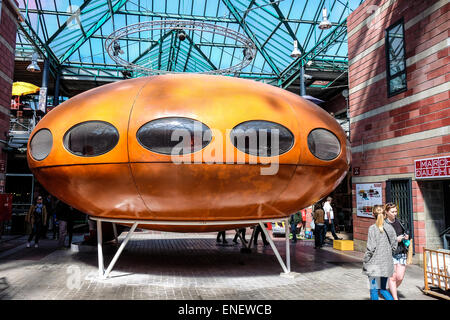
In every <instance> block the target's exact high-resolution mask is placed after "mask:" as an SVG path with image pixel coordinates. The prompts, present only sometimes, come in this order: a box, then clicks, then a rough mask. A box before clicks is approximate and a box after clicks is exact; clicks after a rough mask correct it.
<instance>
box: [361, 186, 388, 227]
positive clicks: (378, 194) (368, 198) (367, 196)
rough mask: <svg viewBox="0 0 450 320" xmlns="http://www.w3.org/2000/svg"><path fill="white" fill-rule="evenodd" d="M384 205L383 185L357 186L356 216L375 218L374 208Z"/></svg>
mask: <svg viewBox="0 0 450 320" xmlns="http://www.w3.org/2000/svg"><path fill="white" fill-rule="evenodd" d="M376 204H380V205H382V204H383V193H382V185H381V183H364V184H356V215H357V216H359V217H366V218H373V215H372V208H373V206H374V205H376Z"/></svg>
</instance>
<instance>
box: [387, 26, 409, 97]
mask: <svg viewBox="0 0 450 320" xmlns="http://www.w3.org/2000/svg"><path fill="white" fill-rule="evenodd" d="M404 31H405V30H404V25H403V19H401V20H400V21H398V22H396V23H395V24H393V25H392V26H390V27H389V28H387V29H386V79H387V88H388V97H392V96H394V95H396V94H398V93H400V92H403V91H406V89H407V87H406V58H405V32H404Z"/></svg>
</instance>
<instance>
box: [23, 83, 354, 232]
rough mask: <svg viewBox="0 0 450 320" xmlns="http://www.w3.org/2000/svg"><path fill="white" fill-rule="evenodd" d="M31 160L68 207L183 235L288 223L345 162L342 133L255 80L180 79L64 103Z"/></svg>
mask: <svg viewBox="0 0 450 320" xmlns="http://www.w3.org/2000/svg"><path fill="white" fill-rule="evenodd" d="M27 156H28V164H29V166H30V169H31V170H32V172H33V173H34V175H35V176H36V178H37V179H38V180H39V182H40V183H41V184H42V185H43V186H44V187H45V188H46V189H47V190H48V191H49V192H50V193H52V194H53V195H54V196H56V197H57V198H59V199H61V200H63V201H64V202H66V203H68V204H69V205H71V206H73V207H75V208H77V209H79V210H81V211H83V212H85V213H87V214H89V215H92V216H97V217H102V218H111V219H127V220H147V221H153V222H159V221H161V224H152V225H144V224H142V225H139V227H141V228H149V229H157V230H165V231H179V232H199V231H216V230H224V229H231V228H234V227H236V225H230V224H229V223H230V222H233V221H243V220H255V221H257V220H264V219H278V218H284V217H287V216H289V215H290V214H292V213H294V212H296V211H297V210H299V209H302V208H304V207H306V206H309V205H311V204H312V203H314V202H316V201H318V200H320V199H321V198H323V197H324V196H326V195H327V194H329V193H330V192H331V191H332V190H333V189H334V188H335V187H336V186H337V185H338V184H339V183H340V182H341V180H342V179H343V178H344V176H345V174H346V173H347V170H348V167H349V162H350V159H349V146H348V142H347V139H346V135H345V133H344V131H343V130H342V128H341V127H340V125H339V124H338V123H337V122H336V121H335V120H334V119H333V118H332V117H331V116H330V115H329V114H328V113H327V112H325V111H324V110H322V109H321V108H319V107H318V106H316V105H315V104H313V103H311V102H309V101H307V100H305V99H303V98H301V97H299V96H297V95H295V94H293V93H290V92H287V91H285V90H282V89H279V88H276V87H273V86H270V85H267V84H263V83H259V82H255V81H251V80H243V79H237V78H231V77H224V76H209V75H187V74H183V75H163V76H154V77H145V78H137V79H132V80H124V81H120V82H117V83H113V84H108V85H105V86H101V87H99V88H95V89H92V90H89V91H87V92H84V93H82V94H79V95H77V96H75V97H73V98H71V99H70V100H68V101H66V102H64V103H62V104H61V105H59V106H58V107H57V108H55V109H54V110H52V111H51V112H49V113H48V114H47V115H46V116H45V117H44V118H43V119H42V120H41V121H40V122H39V123H38V125H37V126H36V128H35V129H34V131H33V132H32V134H31V138H30V140H29V143H28V152H27ZM168 221H170V222H177V225H172V224H167V223H166V224H165V223H164V222H168ZM220 221H227V223H228V224H224V225H217V224H216V225H214V224H210V223H211V222H214V223H217V222H220ZM196 222H200V223H201V222H204V223H205V224H204V225H197V224H196ZM252 224H256V222H255V223H252ZM249 225H250V224H249Z"/></svg>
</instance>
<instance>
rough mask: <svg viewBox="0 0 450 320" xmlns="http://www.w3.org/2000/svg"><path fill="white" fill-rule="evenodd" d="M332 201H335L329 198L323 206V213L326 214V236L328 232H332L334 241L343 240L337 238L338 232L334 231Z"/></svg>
mask: <svg viewBox="0 0 450 320" xmlns="http://www.w3.org/2000/svg"><path fill="white" fill-rule="evenodd" d="M331 201H333V198H331V197H327V201H325V203H324V204H323V211H324V212H325V236H326V234H327V231H331V234H332V235H333V238H334V240H342V238H339V237H338V236H337V234H336V230H335V229H334V212H333V207H332V206H331Z"/></svg>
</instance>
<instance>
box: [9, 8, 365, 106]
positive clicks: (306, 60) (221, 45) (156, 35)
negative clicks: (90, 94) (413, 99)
mask: <svg viewBox="0 0 450 320" xmlns="http://www.w3.org/2000/svg"><path fill="white" fill-rule="evenodd" d="M18 2H19V9H20V11H21V13H22V16H23V17H24V19H25V21H24V22H22V23H20V25H19V28H18V34H17V44H16V65H15V75H14V77H15V79H14V80H15V81H28V82H31V83H34V84H36V85H38V86H39V85H40V84H41V78H42V75H41V74H36V73H29V72H27V71H26V66H27V65H28V63H29V61H30V60H31V56H32V53H33V52H34V51H36V50H37V51H38V52H39V54H40V57H41V60H40V63H39V65H40V67H41V69H42V68H43V64H42V59H43V58H44V57H45V58H47V59H48V60H49V62H50V83H49V93H50V94H51V93H52V91H53V88H54V84H53V82H54V80H55V78H56V75H57V74H59V75H60V84H61V93H62V95H65V96H67V97H71V96H73V95H75V94H78V93H80V92H82V91H85V90H87V89H90V88H93V87H95V86H98V85H101V84H104V83H107V82H111V81H117V80H122V79H124V78H127V77H130V76H131V77H137V76H141V74H137V72H131V74H130V73H129V70H127V69H126V68H125V67H124V66H121V65H117V64H116V63H115V62H114V61H113V60H112V59H111V57H109V56H108V54H107V52H106V50H105V48H104V43H105V40H106V38H107V37H108V35H110V34H111V33H112V32H114V31H116V30H118V29H120V28H122V27H125V26H128V25H131V24H136V23H140V22H146V21H155V20H190V21H191V20H194V21H201V22H207V23H210V24H215V25H218V26H223V27H226V28H229V29H232V30H234V31H237V32H239V33H242V34H244V35H245V36H247V37H248V38H249V39H251V40H252V42H253V43H254V45H255V47H256V49H257V52H256V56H255V58H254V59H253V60H252V61H251V63H250V64H249V65H248V66H247V67H245V68H244V69H242V70H240V71H239V72H238V73H234V74H232V75H231V76H237V77H241V78H248V79H254V80H257V81H264V82H266V83H269V84H272V85H275V86H279V87H281V88H284V89H287V90H290V91H293V92H296V93H299V92H300V86H299V84H300V81H299V77H300V66H301V65H302V64H303V65H304V66H305V69H306V72H305V73H306V74H307V75H309V76H311V77H309V76H307V80H306V85H307V91H306V92H307V94H308V95H312V96H315V97H317V98H320V99H322V100H328V99H329V98H331V97H333V96H334V95H336V94H337V93H339V92H341V91H342V90H343V89H345V86H346V85H347V68H348V58H347V28H346V18H347V16H348V15H349V14H350V13H351V12H352V11H353V10H355V9H356V8H357V7H358V6H359V5H360V4H361V3H362V2H363V0H178V1H174V0H170V1H169V0H18ZM324 7H326V8H327V10H328V20H329V21H330V22H331V24H332V27H331V28H330V29H328V30H321V29H319V28H318V25H319V23H320V22H321V21H322V9H323V8H324ZM186 33H187V37H186V40H184V41H181V40H180V39H179V38H178V37H177V33H176V30H155V31H151V32H150V31H148V32H139V33H136V34H133V35H128V36H126V37H125V38H121V39H120V41H119V43H120V46H121V49H122V50H123V54H121V58H123V59H125V60H127V61H129V62H133V63H136V64H139V65H145V66H147V67H151V68H154V69H162V70H167V71H177V72H202V71H208V70H214V69H224V68H229V67H230V66H232V65H236V64H237V63H239V61H241V60H242V57H243V47H242V44H239V43H238V42H236V41H234V42H233V41H229V39H226V38H224V37H220V36H215V35H214V34H211V33H206V32H199V31H187V32H186ZM294 40H297V41H298V44H299V50H300V52H301V57H298V58H295V59H294V58H292V57H291V56H290V54H291V52H292V50H293V41H294Z"/></svg>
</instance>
